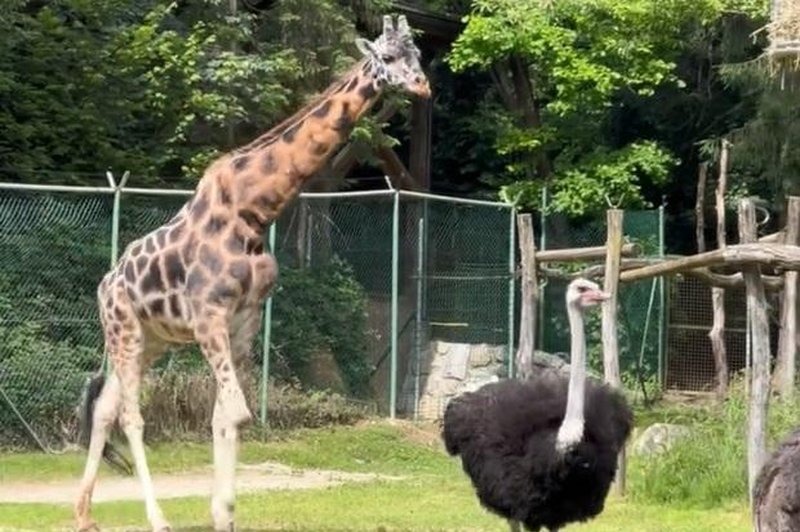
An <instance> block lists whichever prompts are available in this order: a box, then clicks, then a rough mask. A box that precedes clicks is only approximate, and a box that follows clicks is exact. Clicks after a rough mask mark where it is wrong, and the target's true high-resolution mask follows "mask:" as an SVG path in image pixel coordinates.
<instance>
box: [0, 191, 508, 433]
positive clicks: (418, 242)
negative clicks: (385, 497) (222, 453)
mask: <svg viewBox="0 0 800 532" xmlns="http://www.w3.org/2000/svg"><path fill="white" fill-rule="evenodd" d="M112 192H113V191H112V190H110V189H109V190H105V191H104V190H101V189H93V191H92V193H89V192H88V191H86V192H81V191H77V192H75V191H73V192H49V191H41V190H35V191H34V190H28V191H24V190H9V189H6V188H2V189H0V222H1V223H2V225H0V310H1V311H2V312H0V340H1V341H2V343H0V445H4V446H9V445H10V446H16V445H26V446H28V445H32V444H34V443H35V442H38V444H39V445H41V446H44V447H50V448H59V447H63V445H64V444H65V443H66V442H70V441H74V438H75V429H76V427H75V408H76V406H77V405H78V403H79V400H80V395H81V392H82V389H83V385H84V383H85V380H86V378H87V377H88V376H89V375H90V374H91V373H93V372H95V371H97V370H98V369H99V368H100V367H101V364H102V355H103V346H102V333H101V329H100V324H99V320H98V319H97V310H96V300H95V298H96V288H97V284H98V282H99V280H100V279H101V277H102V276H103V275H104V274H105V273H106V272H107V271H108V268H109V265H110V263H111V254H112V249H113V247H112V243H111V240H112V234H113V230H112V228H113V224H114V220H115V216H114V195H113V193H112ZM157 192H158V191H152V192H151V193H147V194H145V193H134V192H131V191H124V192H123V193H122V194H121V197H120V200H121V201H120V204H119V211H118V218H117V219H118V224H119V225H118V242H117V248H118V253H122V252H123V251H124V249H125V247H126V246H127V245H128V244H129V243H130V242H131V241H132V240H134V239H136V238H138V237H140V236H142V235H144V234H146V233H147V232H149V231H151V230H153V229H155V228H157V227H158V226H160V225H161V224H163V223H164V222H166V221H168V220H169V219H170V218H171V217H172V216H174V214H175V213H176V212H177V211H178V210H179V209H180V207H181V205H183V203H184V202H185V201H186V199H187V197H188V194H186V195H160V194H158V193H157ZM395 213H396V215H395ZM509 220H510V210H509V209H508V208H507V207H500V206H496V205H483V204H481V205H479V204H466V203H458V202H452V201H444V200H442V199H437V198H433V197H431V198H428V199H421V198H417V197H411V196H406V195H404V194H401V195H396V194H395V193H393V192H391V191H386V192H384V193H377V194H371V195H358V194H356V195H352V194H350V195H348V194H344V195H333V196H327V197H319V196H315V195H304V196H303V197H301V198H300V199H299V200H298V201H296V202H295V203H294V204H293V205H292V206H290V208H289V209H287V211H286V212H285V213H284V214H283V215H282V216H281V218H280V219H279V220H278V222H277V226H276V230H275V234H276V245H275V250H274V252H275V254H276V256H277V258H278V260H279V264H280V276H279V282H278V285H277V286H276V287H275V289H274V291H273V297H272V300H271V304H272V315H271V317H272V319H271V321H270V322H269V323H270V327H269V333H270V342H269V343H270V349H269V359H268V362H269V364H268V368H267V367H265V366H264V364H265V359H264V353H265V349H264V342H263V339H264V334H265V332H266V329H263V330H262V331H261V332H260V333H259V335H258V337H257V338H256V340H255V342H254V344H253V346H252V350H251V351H252V356H251V357H249V358H248V360H247V362H246V363H245V364H244V366H243V368H242V370H241V371H240V377H242V379H243V385H244V386H245V392H246V393H247V395H248V397H249V400H250V403H251V404H253V405H256V406H255V409H256V410H257V411H258V413H265V414H266V411H265V408H266V405H267V404H268V403H266V402H264V401H262V398H263V395H262V393H261V392H263V391H265V390H264V388H263V387H262V384H263V383H264V382H269V386H268V387H267V388H266V391H267V392H268V393H269V391H270V389H272V385H273V384H275V383H297V384H298V385H299V386H300V387H301V388H302V389H303V390H306V391H314V390H328V391H333V392H336V393H338V394H340V395H342V396H344V397H345V398H347V400H349V401H353V402H357V403H359V404H362V405H369V406H370V407H371V408H374V410H375V411H378V412H381V413H383V414H390V413H393V412H396V413H397V414H399V415H403V416H409V417H410V416H412V415H414V414H415V412H416V411H417V410H418V408H417V406H418V402H419V398H420V394H421V390H424V388H425V381H426V377H427V375H428V371H429V368H428V367H426V362H425V360H426V357H429V355H430V354H431V352H432V351H433V349H432V348H431V345H432V342H436V341H444V342H450V343H458V344H485V345H491V346H495V347H497V353H499V355H498V357H497V360H496V362H497V364H498V365H499V366H500V367H503V368H504V367H505V365H506V364H507V353H508V344H509V336H510V332H511V331H510V329H509V326H510V325H509V308H510V304H511V302H512V298H513V295H512V294H511V293H510V292H509V288H510V287H509V281H510V273H509V272H510V266H509V264H510V263H509V260H510V259H509V245H510V241H509V240H510V234H509V231H510V225H509ZM395 231H396V232H397V233H396V237H397V238H396V240H395ZM395 242H396V246H395V245H394V244H395ZM395 259H396V260H395ZM395 272H396V275H395ZM395 297H396V305H394V302H395ZM393 310H394V312H393ZM393 340H394V341H393ZM262 375H267V377H268V379H269V381H263V380H262ZM393 383H394V384H393ZM415 387H416V391H414V390H415ZM213 393H214V385H213V379H212V378H211V376H210V372H209V371H208V368H207V367H206V364H205V362H204V360H203V357H202V355H201V354H200V353H199V350H198V349H197V348H196V347H194V346H190V347H185V348H181V349H177V350H173V351H171V352H169V353H168V354H167V355H166V356H164V357H162V358H161V359H160V360H159V361H158V362H157V363H156V364H155V366H154V367H153V369H152V371H151V372H150V373H148V376H147V380H146V382H145V387H144V388H143V405H144V409H145V410H144V412H143V414H144V416H145V419H147V430H148V431H151V432H154V433H158V434H159V435H161V436H167V437H169V435H170V434H174V433H180V432H182V431H184V432H185V431H193V432H195V433H197V432H198V431H203V433H205V431H206V429H207V424H208V422H209V421H210V412H211V407H212V405H213ZM270 397H271V396H270ZM149 409H150V410H149ZM155 412H158V413H159V415H157V416H155V415H154V413H155ZM267 419H269V416H267Z"/></svg>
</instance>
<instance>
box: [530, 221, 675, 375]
mask: <svg viewBox="0 0 800 532" xmlns="http://www.w3.org/2000/svg"><path fill="white" fill-rule="evenodd" d="M660 224H661V217H660V216H659V211H658V210H647V211H626V212H625V213H624V218H623V233H624V235H625V238H626V239H627V240H628V241H630V242H636V243H638V244H639V245H641V246H642V251H643V255H645V256H650V257H653V256H658V255H660V254H662V251H663V250H662V249H661V247H660V244H659V234H660ZM543 231H544V242H545V247H546V249H559V248H573V247H584V246H602V245H605V241H606V222H605V219H599V220H590V221H584V222H580V223H576V222H571V221H570V220H568V219H567V218H566V217H563V216H557V215H551V216H548V217H547V218H546V219H545V221H544V228H543ZM552 266H557V265H552ZM585 266H586V265H584V264H582V265H575V264H573V265H569V267H570V268H578V269H580V268H582V267H585ZM565 267H566V265H565ZM661 282H662V280H661V279H660V278H656V279H648V280H644V281H639V282H634V283H623V284H621V285H620V290H619V306H618V324H617V326H618V342H619V356H620V360H619V363H620V372H621V374H622V378H623V380H624V381H627V382H626V384H627V385H628V386H630V387H631V388H633V389H640V388H641V387H642V386H643V385H645V383H650V384H651V385H652V384H655V383H656V382H661V380H660V379H661V372H662V371H663V369H662V361H663V347H662V338H663V337H662V334H663V330H662V320H663V315H664V314H663V312H664V308H663V297H662V287H661V284H660V283H661ZM567 284H568V282H567V281H562V280H557V279H549V280H548V281H547V284H546V285H545V287H544V289H543V291H542V293H543V296H542V306H541V307H540V309H541V312H540V316H539V327H538V330H539V331H540V333H539V347H540V348H541V349H542V350H544V351H547V352H551V353H559V354H560V355H561V356H563V357H564V358H568V352H569V344H570V340H569V326H568V322H567V316H566V305H565V302H564V294H565V290H566V286H567ZM587 343H588V345H589V364H590V367H591V368H592V369H593V370H594V371H596V372H597V373H598V374H600V375H602V373H603V363H602V349H601V347H602V342H601V331H600V312H592V313H589V315H588V316H587Z"/></svg>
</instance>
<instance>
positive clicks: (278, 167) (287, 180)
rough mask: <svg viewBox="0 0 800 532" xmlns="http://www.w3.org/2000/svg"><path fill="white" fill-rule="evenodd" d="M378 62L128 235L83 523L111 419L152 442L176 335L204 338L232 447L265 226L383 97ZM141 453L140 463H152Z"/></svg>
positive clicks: (256, 316)
mask: <svg viewBox="0 0 800 532" xmlns="http://www.w3.org/2000/svg"><path fill="white" fill-rule="evenodd" d="M370 64H371V63H370V62H369V60H367V59H365V60H364V61H362V62H361V63H359V64H357V65H356V66H355V67H354V68H353V69H352V70H351V71H350V72H349V73H348V74H347V75H346V76H345V77H343V78H342V79H341V80H339V81H337V82H335V83H334V84H333V85H332V86H331V87H330V88H329V89H328V90H327V91H325V93H323V95H322V96H321V97H320V98H319V99H317V100H316V101H314V102H312V103H310V104H309V105H307V106H306V107H304V108H303V109H301V110H300V111H299V112H297V113H295V114H294V115H293V116H292V117H290V118H289V119H287V120H286V121H284V122H283V123H281V124H279V125H277V126H275V127H274V128H273V129H272V130H270V131H269V132H267V133H266V134H264V135H262V136H261V137H258V138H257V139H255V140H254V141H252V142H251V143H249V144H248V145H246V146H244V147H242V148H240V149H238V150H235V151H234V152H232V153H229V154H227V155H224V156H222V157H220V158H219V159H217V160H216V161H215V162H213V163H212V164H211V165H210V166H209V167H208V169H207V170H206V172H205V174H204V176H203V178H202V179H201V180H200V182H199V183H198V185H197V189H196V190H195V193H194V195H193V196H192V198H191V199H189V201H188V202H187V203H186V204H185V205H184V206H183V208H182V209H181V210H180V211H179V212H178V214H177V215H176V216H175V217H174V218H173V219H172V220H170V221H169V222H167V223H166V224H164V225H163V226H162V227H159V228H157V229H155V230H154V231H151V232H150V233H148V234H146V235H144V236H143V237H141V238H139V239H138V240H136V241H134V242H132V243H131V244H129V245H128V247H127V248H126V250H125V252H124V253H123V254H122V256H121V257H120V259H119V261H118V263H117V265H116V266H115V268H114V269H113V270H112V271H110V272H109V273H107V274H106V275H105V276H104V277H103V279H102V280H101V282H100V284H99V286H98V293H97V297H98V308H99V311H100V321H101V324H102V327H103V331H104V337H105V345H106V351H107V353H108V356H109V359H110V361H111V363H112V367H113V371H114V374H113V377H114V378H113V379H112V380H111V381H109V382H113V385H111V386H109V385H107V386H106V388H105V389H104V390H103V393H102V395H101V397H100V399H99V402H98V408H99V409H100V410H98V411H103V412H108V416H106V417H99V418H98V417H97V416H96V417H95V421H96V422H98V420H99V422H100V423H102V424H103V425H104V426H103V427H101V430H99V431H98V430H97V428H95V432H93V434H92V444H91V445H90V451H89V452H90V459H89V460H87V467H86V470H85V472H84V479H83V481H82V485H81V490H80V492H79V497H78V503H77V504H76V506H75V514H76V519H77V522H78V524H79V528H81V527H85V526H87V524H89V523H92V521H91V518H90V515H89V513H90V512H89V508H90V506H91V504H90V503H91V493H92V490H93V486H94V483H95V478H96V474H97V469H96V465H93V464H94V462H92V460H94V461H95V462H96V461H97V460H99V452H100V451H99V450H98V447H97V446H98V445H100V446H101V447H100V448H102V442H104V441H105V437H106V433H107V428H108V427H107V426H106V425H107V424H108V423H111V422H113V418H114V417H115V416H118V418H119V420H120V422H121V426H122V427H123V429H124V430H125V432H126V435H127V436H128V439H129V442H130V443H131V448H132V449H133V448H134V443H135V442H139V444H140V443H141V430H142V426H143V423H144V420H143V419H142V417H141V414H140V408H139V403H138V401H139V389H140V386H141V378H142V375H143V373H144V372H145V371H146V370H147V369H148V367H149V366H150V365H151V364H152V363H153V362H154V361H155V360H156V359H157V358H158V357H159V356H161V355H162V354H163V352H164V351H165V349H167V348H168V347H169V346H170V345H175V344H187V343H197V344H198V345H199V346H200V347H201V349H202V351H203V354H204V355H205V357H206V359H207V361H208V363H209V366H210V367H211V369H212V371H213V373H214V375H215V377H216V381H217V390H218V395H217V405H216V407H215V413H214V420H213V423H214V438H215V440H214V442H215V443H214V444H215V447H216V446H217V445H218V444H219V445H221V446H226V445H227V446H229V445H230V443H229V442H230V441H231V438H233V440H235V439H236V427H237V426H238V425H239V424H240V423H242V422H244V421H246V420H247V419H249V418H250V412H249V410H248V408H247V406H246V405H245V403H244V396H243V395H242V392H241V389H240V386H239V384H238V379H237V376H236V367H237V361H238V360H239V359H240V358H241V357H243V356H245V355H246V354H248V352H249V350H250V348H251V344H252V340H253V338H254V336H255V335H256V333H257V331H258V329H259V325H260V323H261V309H262V307H263V302H264V298H265V297H266V296H267V294H268V293H269V291H270V289H271V288H272V287H273V285H274V284H275V282H276V279H277V275H278V267H277V263H276V261H275V259H274V258H273V256H272V255H270V254H267V253H265V252H264V247H263V244H262V243H263V241H264V235H265V231H266V228H267V227H268V225H269V224H270V223H272V222H273V221H274V220H275V219H276V218H277V217H278V216H279V215H280V213H281V212H282V210H283V209H284V208H285V207H286V205H287V204H288V203H289V202H290V201H291V200H292V199H293V198H295V197H296V196H297V195H298V194H299V192H300V190H301V188H302V186H303V183H304V182H305V181H306V180H307V179H308V178H310V177H311V176H312V175H313V174H314V173H315V172H316V171H318V170H319V169H320V168H321V167H322V166H323V165H324V164H325V162H326V161H327V159H328V158H330V156H331V154H332V153H333V152H334V150H335V149H336V148H337V147H338V146H340V145H341V144H342V142H343V141H344V140H345V139H346V138H347V136H348V135H349V133H350V131H351V130H352V128H353V125H354V124H355V123H356V121H357V120H358V118H359V117H360V116H361V115H363V114H364V113H365V112H366V111H367V110H368V109H369V108H370V107H371V106H372V104H373V103H374V102H375V100H376V99H377V97H378V96H379V94H380V92H381V88H382V87H383V84H382V82H381V81H380V80H378V79H377V76H376V74H375V73H374V72H373V71H372V68H371V67H370ZM426 83H427V81H426ZM426 87H427V85H426ZM109 388H111V389H109ZM101 402H102V403H103V404H102V405H100V403H101ZM103 409H105V410H103ZM223 410H224V412H223ZM98 434H100V436H98ZM98 442H99V443H98ZM227 449H228V450H225V451H220V454H219V456H220V457H221V458H219V459H220V460H222V462H221V463H220V464H217V463H216V462H215V471H216V473H215V474H220V475H222V476H221V477H220V479H222V480H220V481H219V482H220V483H221V484H222V485H224V486H228V487H230V486H232V484H230V483H231V482H232V477H226V476H225V475H226V474H227V473H225V471H226V468H228V467H229V464H227V463H224V462H225V460H227V459H228V457H229V456H230V455H229V454H226V453H230V452H234V451H232V450H231V449H233V448H232V447H227ZM93 453H95V454H93ZM215 456H216V455H215ZM215 460H216V458H215ZM142 462H144V459H143V458H142V459H141V461H140V462H137V471H139V467H144V468H146V463H144V464H142ZM232 474H233V473H232V471H231V472H230V475H232ZM226 479H227V480H226ZM142 482H143V486H144V494H145V503H146V507H147V509H148V518H149V519H150V521H151V523H153V524H154V528H159V527H161V528H163V526H162V525H163V523H165V521H164V520H163V517H162V516H161V514H160V509H159V508H158V505H157V503H156V502H155V497H154V495H153V493H152V492H151V491H149V490H150V489H151V488H150V487H149V486H148V482H149V480H147V479H146V478H145V479H143V480H142ZM226 489H227V488H224V487H223V488H221V490H222V491H221V492H220V493H221V495H220V494H216V492H215V497H217V499H216V500H215V499H212V514H213V515H214V520H215V528H217V529H220V527H223V528H224V527H226V526H227V525H225V524H224V523H225V522H227V520H228V519H230V520H231V521H230V522H231V523H232V519H233V517H232V508H233V502H232V501H233V499H232V495H231V494H230V493H227V492H226ZM220 523H222V524H220ZM231 526H232V525H231Z"/></svg>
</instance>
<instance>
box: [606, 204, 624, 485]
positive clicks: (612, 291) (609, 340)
mask: <svg viewBox="0 0 800 532" xmlns="http://www.w3.org/2000/svg"><path fill="white" fill-rule="evenodd" d="M622 218H623V211H622V210H620V209H609V210H608V211H607V213H606V219H607V223H608V228H607V231H608V232H607V237H606V249H607V255H606V270H605V280H604V283H603V290H604V291H605V292H606V293H607V294H609V295H610V296H611V297H610V298H609V299H608V301H606V302H605V304H603V317H602V322H603V323H602V328H603V369H604V373H605V380H606V382H607V383H609V384H610V385H611V386H612V387H614V388H620V387H621V386H622V380H621V379H620V375H619V342H618V338H617V295H618V288H619V271H620V263H621V262H622ZM625 476H626V467H625V447H623V448H622V450H621V451H620V453H619V458H618V462H617V476H616V481H615V482H614V489H615V492H616V493H617V494H618V495H624V494H625Z"/></svg>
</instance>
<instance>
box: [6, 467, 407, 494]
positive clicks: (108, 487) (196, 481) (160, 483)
mask: <svg viewBox="0 0 800 532" xmlns="http://www.w3.org/2000/svg"><path fill="white" fill-rule="evenodd" d="M400 478H401V477H390V476H385V475H376V474H371V473H346V472H343V471H329V470H320V469H292V468H291V467H287V466H285V465H282V464H278V463H274V462H265V463H262V464H257V465H240V466H239V468H238V471H237V475H236V492H237V493H240V494H241V493H247V492H253V491H263V490H299V489H319V488H325V487H329V486H337V485H340V484H343V483H345V482H370V481H375V480H399V479H400ZM153 483H154V484H155V490H156V493H157V495H158V498H159V499H172V498H178V497H192V496H200V497H204V496H210V495H211V488H212V483H213V471H212V469H211V468H210V467H209V468H206V469H201V470H196V471H193V472H187V473H177V474H169V475H167V474H155V475H153ZM77 488H78V482H77V481H76V479H72V480H66V481H65V480H58V481H52V482H25V481H20V482H9V483H3V484H0V503H55V504H58V503H68V504H71V503H72V502H74V499H75V495H76V493H77ZM139 499H141V487H140V485H139V481H138V480H137V479H136V477H127V478H120V477H108V476H102V475H101V476H100V478H99V479H98V482H97V486H96V487H95V492H94V497H93V500H94V501H95V502H103V501H121V500H139Z"/></svg>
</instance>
